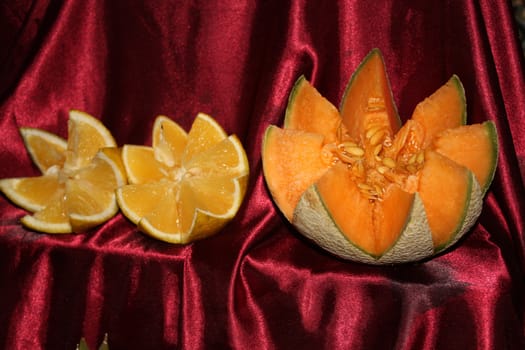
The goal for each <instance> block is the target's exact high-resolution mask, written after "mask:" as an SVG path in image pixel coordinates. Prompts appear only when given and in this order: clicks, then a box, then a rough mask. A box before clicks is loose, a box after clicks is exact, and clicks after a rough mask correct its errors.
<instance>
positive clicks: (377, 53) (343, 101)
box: [339, 48, 402, 132]
mask: <svg viewBox="0 0 525 350" xmlns="http://www.w3.org/2000/svg"><path fill="white" fill-rule="evenodd" d="M373 56H379V58H380V59H381V62H382V64H383V69H384V74H385V78H386V83H387V86H388V96H387V97H388V98H389V99H390V101H391V103H392V107H393V109H394V113H395V115H394V116H395V118H396V123H397V125H392V129H393V130H394V132H397V130H399V128H401V126H402V123H401V118H400V117H399V112H398V110H397V106H396V103H395V100H394V95H393V92H392V87H391V85H390V79H389V78H388V74H387V72H386V68H385V60H384V59H383V54H382V53H381V50H379V48H374V49H372V50H371V51H370V52H369V53H368V54H367V55H366V57H365V58H364V59H363V60H362V61H361V63H360V64H359V66H357V68H356V70H355V71H354V73H353V74H352V76H351V77H350V80H349V81H348V84H346V87H345V91H344V93H343V97H342V98H341V103H340V104H339V111H340V113H341V114H342V113H343V109H344V106H345V104H346V99H347V97H348V94H349V93H350V89H351V88H352V85H353V84H354V81H355V80H356V79H357V77H358V76H359V74H360V73H361V70H362V68H363V67H364V66H366V64H367V63H368V61H369V60H370V59H371V58H372V57H373Z"/></svg>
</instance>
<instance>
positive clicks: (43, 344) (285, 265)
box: [0, 0, 525, 350]
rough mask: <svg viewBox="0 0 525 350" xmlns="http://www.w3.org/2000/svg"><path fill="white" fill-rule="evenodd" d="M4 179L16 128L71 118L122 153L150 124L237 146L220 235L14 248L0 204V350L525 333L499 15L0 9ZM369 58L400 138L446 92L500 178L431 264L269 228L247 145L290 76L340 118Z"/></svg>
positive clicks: (514, 93)
mask: <svg viewBox="0 0 525 350" xmlns="http://www.w3.org/2000/svg"><path fill="white" fill-rule="evenodd" d="M0 47H1V48H2V49H1V50H0V127H1V129H0V136H1V137H0V163H1V164H2V166H1V167H0V177H1V178H5V177H17V176H32V175H37V174H38V173H37V170H36V168H35V166H34V165H33V164H32V162H31V160H30V158H29V156H28V154H27V153H26V150H25V148H24V146H23V143H22V140H21V137H20V135H19V132H18V128H19V127H21V126H30V127H38V128H42V129H45V130H48V131H51V132H53V133H56V134H58V135H60V136H63V137H66V136H67V127H66V124H67V123H66V120H67V118H68V115H67V112H68V110H70V109H80V110H84V111H86V112H88V113H90V114H92V115H94V116H96V117H97V118H99V119H101V120H102V121H103V123H104V124H105V125H106V126H107V127H108V128H109V129H110V131H111V132H112V133H113V135H114V136H115V138H116V140H117V142H118V144H119V145H123V144H125V143H131V144H147V145H148V144H149V143H150V142H151V135H150V133H151V127H152V123H153V120H154V118H155V117H156V116H157V115H159V114H164V115H168V116H170V117H171V118H172V119H174V120H176V121H177V122H178V123H179V124H180V125H181V126H183V127H184V128H185V129H186V130H187V129H188V128H189V126H190V124H191V122H192V121H193V118H194V117H195V115H196V114H197V113H198V112H204V113H207V114H210V115H212V116H213V117H214V118H215V119H216V120H217V121H218V122H219V123H220V124H221V125H222V126H223V127H224V129H225V130H226V132H227V133H228V134H236V135H237V136H238V137H239V138H240V140H241V141H242V143H243V145H244V147H245V149H246V152H247V155H248V158H249V163H250V171H251V174H250V180H249V185H248V190H247V195H246V199H245V201H244V202H243V205H242V207H241V209H240V211H239V213H238V215H237V216H236V217H235V219H234V220H233V221H232V222H231V223H230V224H229V225H228V226H226V227H225V228H224V229H223V230H222V231H221V232H220V233H219V234H218V235H216V236H214V237H211V238H209V239H205V240H202V241H199V242H195V243H193V244H190V245H187V246H175V245H170V244H167V243H163V242H159V241H156V240H153V239H151V238H149V237H147V236H145V235H143V234H141V233H140V232H139V231H137V229H136V228H135V227H134V226H133V225H132V224H131V223H130V222H129V221H127V220H126V218H125V217H124V216H122V215H121V214H118V215H117V216H116V217H114V218H113V219H111V220H110V221H109V222H107V223H105V224H103V225H102V226H100V227H97V228H95V229H93V230H90V231H87V232H82V233H78V234H74V235H66V236H63V235H61V236H53V235H45V234H40V233H35V232H31V231H29V230H26V229H24V228H23V227H22V226H21V225H20V223H19V219H20V217H21V216H22V215H24V211H23V210H21V209H19V208H17V207H16V206H14V205H13V204H12V203H10V202H9V201H8V200H7V199H6V198H5V197H0V348H2V349H74V347H75V345H76V344H77V343H78V341H79V340H80V338H81V337H85V339H86V340H87V342H88V344H89V345H90V347H92V348H94V347H95V346H96V345H97V344H99V343H100V342H101V341H102V339H103V337H104V334H106V333H107V334H108V335H109V343H110V349H112V350H114V349H173V348H184V349H293V348H301V349H462V350H465V349H487V350H488V349H521V348H525V344H524V317H525V313H524V310H525V273H524V271H525V222H524V213H525V188H524V179H525V177H524V174H525V80H524V74H523V73H524V63H523V57H522V56H521V53H520V45H519V42H518V38H517V28H516V26H515V24H514V22H513V18H512V9H511V4H510V1H509V2H506V1H489V0H466V1H452V0H448V1H442V0H434V1H419V0H413V1H388V0H385V1H358V0H350V1H339V2H336V1H306V0H292V1H273V0H261V1H254V0H252V1H238V0H235V1H137V0H132V1H124V0H118V1H109V0H106V1H104V0H86V1H73V0H66V1H61V2H58V1H57V2H54V1H50V0H18V1H17V0H4V1H2V2H1V3H0ZM375 47H378V48H380V49H381V51H382V52H383V55H384V58H385V62H386V67H387V70H388V74H389V77H390V81H391V85H392V89H393V94H394V97H395V101H396V104H397V107H398V110H399V113H400V115H401V116H402V119H403V120H406V118H407V117H409V116H410V114H411V112H412V110H413V108H414V107H415V105H416V103H417V102H419V101H420V100H422V99H423V98H424V97H426V96H428V95H430V94H431V93H432V92H433V91H435V90H436V89H437V88H438V87H440V86H441V85H442V84H443V83H444V82H446V81H447V80H448V78H449V77H450V76H451V75H452V74H457V75H458V76H459V77H460V79H461V80H462V82H463V84H464V87H465V90H466V97H467V104H468V107H467V108H468V123H478V122H482V121H485V120H493V121H494V122H495V123H496V125H497V128H498V136H499V141H500V154H499V157H500V160H499V164H498V167H497V172H496V175H495V179H494V182H493V184H492V186H491V188H490V190H489V192H488V194H487V197H486V201H485V203H484V207H483V212H482V215H481V217H480V218H479V220H478V222H477V223H476V225H475V226H474V227H473V228H472V230H471V231H470V232H469V233H468V234H467V236H466V237H465V238H464V239H463V240H461V242H460V243H459V244H458V245H457V246H456V247H455V248H454V249H452V250H450V251H449V252H447V253H446V254H443V255H441V256H439V257H437V258H435V259H432V260H429V261H424V262H420V263H415V264H407V265H402V266H387V267H373V266H367V265H362V264H358V263H353V262H348V261H343V260H340V259H337V258H335V257H334V256H332V255H330V254H328V253H326V252H324V251H323V250H321V249H319V248H317V247H316V246H315V245H313V244H312V243H311V242H309V241H308V240H306V239H304V238H302V236H300V235H299V234H298V233H297V232H296V231H295V230H294V229H293V228H292V227H291V226H290V225H289V224H288V223H287V222H286V221H285V219H284V218H283V217H282V215H280V213H279V212H278V210H276V207H275V205H274V204H273V202H272V200H271V199H270V197H269V193H268V191H267V188H266V187H265V183H264V179H263V177H262V172H261V152H260V150H261V136H262V134H263V132H264V130H265V128H266V127H267V126H268V125H269V124H277V125H280V124H281V123H282V121H283V117H284V110H285V107H286V103H287V98H288V94H289V92H290V89H291V87H292V86H293V83H294V82H295V80H296V79H297V78H298V77H299V76H300V75H301V74H304V75H305V76H306V77H307V78H308V79H309V80H310V81H311V82H312V83H313V85H314V86H315V87H316V88H317V89H318V90H319V91H320V92H321V93H322V94H323V95H324V96H326V97H327V98H328V99H329V100H330V101H332V102H333V103H334V104H335V105H337V104H338V103H339V101H340V98H341V96H342V93H343V90H344V87H345V85H346V83H347V82H348V80H349V78H350V75H351V73H352V72H353V71H354V69H355V68H356V66H357V65H358V64H359V62H360V61H361V60H362V59H363V58H364V56H365V55H366V54H367V53H368V52H369V51H370V50H371V49H372V48H375Z"/></svg>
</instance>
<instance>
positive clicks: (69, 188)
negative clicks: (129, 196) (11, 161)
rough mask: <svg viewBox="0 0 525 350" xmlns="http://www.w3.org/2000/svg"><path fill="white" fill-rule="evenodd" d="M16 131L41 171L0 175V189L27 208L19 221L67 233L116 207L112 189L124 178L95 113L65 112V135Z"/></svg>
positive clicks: (102, 217)
mask: <svg viewBox="0 0 525 350" xmlns="http://www.w3.org/2000/svg"><path fill="white" fill-rule="evenodd" d="M20 133H21V135H22V138H23V140H24V144H25V146H26V149H27V151H28V153H29V155H30V156H31V158H32V160H33V162H34V163H35V165H36V166H37V167H38V169H39V170H40V171H41V172H42V175H41V176H36V177H18V178H8V179H2V180H0V190H1V191H2V192H3V193H4V194H5V195H6V197H7V198H9V199H10V200H11V201H12V202H13V203H14V204H16V205H18V206H19V207H21V208H23V209H25V210H27V211H29V212H31V214H28V215H25V216H24V217H22V218H21V220H20V221H21V223H22V224H23V225H24V226H26V227H28V228H30V229H32V230H35V231H40V232H46V233H71V232H79V231H83V230H87V229H89V228H92V227H94V226H97V225H99V224H102V223H103V222H105V221H107V220H109V219H110V218H111V217H113V216H114V215H115V214H116V213H117V212H118V205H117V202H116V198H115V190H116V188H117V187H120V186H122V185H124V184H125V183H126V174H125V170H124V167H123V165H122V161H121V157H120V151H119V149H118V148H116V143H115V140H114V138H113V136H112V135H111V133H110V132H109V130H108V129H107V128H106V127H105V126H104V125H103V124H102V123H101V122H100V121H99V120H98V119H96V118H94V117H92V116H90V115H88V114H86V113H84V112H81V111H77V110H73V111H71V112H70V113H69V121H68V140H65V139H63V138H61V137H59V136H57V135H55V134H52V133H50V132H48V131H45V130H41V129H36V128H27V127H24V128H21V129H20Z"/></svg>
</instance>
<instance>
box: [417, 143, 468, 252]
mask: <svg viewBox="0 0 525 350" xmlns="http://www.w3.org/2000/svg"><path fill="white" fill-rule="evenodd" d="M471 188H472V183H471V177H470V171H469V170H468V169H467V168H465V167H464V166H461V165H459V164H457V163H455V162H454V161H452V160H450V159H448V158H447V157H444V156H442V155H440V154H439V153H437V152H433V151H427V152H425V165H424V167H423V169H422V171H421V174H420V180H419V195H420V196H421V199H422V201H423V205H424V206H425V211H426V213H427V219H428V224H429V226H430V230H431V231H432V239H433V241H434V247H436V248H437V249H439V248H440V247H442V246H444V245H446V243H448V242H449V241H450V240H451V239H452V238H453V237H454V236H455V234H456V233H457V232H458V231H459V229H460V228H461V226H462V223H463V221H464V218H465V214H466V212H465V211H466V209H467V208H468V203H469V200H470V192H471Z"/></svg>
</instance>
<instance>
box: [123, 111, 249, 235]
mask: <svg viewBox="0 0 525 350" xmlns="http://www.w3.org/2000/svg"><path fill="white" fill-rule="evenodd" d="M122 161H123V164H124V168H125V169H126V175H127V177H128V179H129V184H128V185H125V186H122V187H120V188H119V189H118V190H117V202H118V204H119V207H120V209H121V211H122V213H123V214H124V215H125V216H126V217H127V218H128V219H129V220H130V221H131V222H133V223H134V224H136V225H137V226H138V227H139V229H140V230H141V231H143V232H144V233H146V234H148V235H150V236H152V237H153V238H156V239H159V240H162V241H165V242H170V243H181V244H185V243H189V242H192V241H194V240H197V239H201V238H204V237H207V236H210V235H212V234H214V233H217V232H218V231H219V230H220V229H221V228H222V227H223V226H224V225H225V224H226V223H228V222H229V221H230V220H231V219H232V218H233V217H234V216H235V215H236V214H237V212H238V210H239V207H240V206H241V203H242V200H243V198H244V195H245V193H246V184H247V181H248V175H249V165H248V159H247V157H246V153H245V151H244V148H243V147H242V145H241V142H240V141H239V139H238V138H237V136H235V135H231V136H228V135H227V134H226V132H225V131H224V130H223V129H222V127H221V126H220V125H219V124H218V123H217V122H216V121H215V120H214V119H213V118H212V117H210V116H208V115H206V114H203V113H199V114H198V115H197V117H196V118H195V120H194V122H193V124H192V126H191V128H190V131H189V132H188V133H186V132H185V131H184V130H183V129H182V128H181V127H180V126H179V125H178V124H177V123H175V122H174V121H173V120H171V119H170V118H168V117H166V116H159V117H157V118H156V119H155V123H154V125H153V137H152V147H148V146H139V145H124V146H123V149H122Z"/></svg>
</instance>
